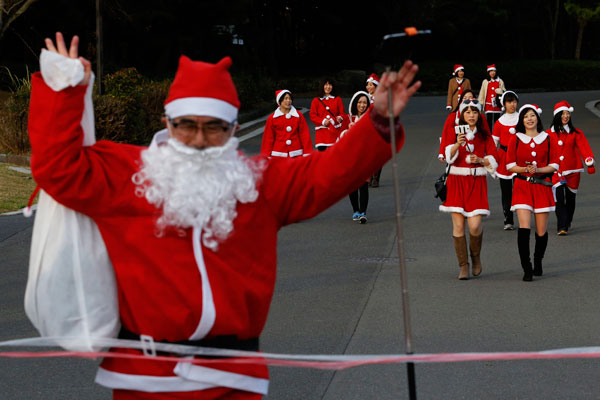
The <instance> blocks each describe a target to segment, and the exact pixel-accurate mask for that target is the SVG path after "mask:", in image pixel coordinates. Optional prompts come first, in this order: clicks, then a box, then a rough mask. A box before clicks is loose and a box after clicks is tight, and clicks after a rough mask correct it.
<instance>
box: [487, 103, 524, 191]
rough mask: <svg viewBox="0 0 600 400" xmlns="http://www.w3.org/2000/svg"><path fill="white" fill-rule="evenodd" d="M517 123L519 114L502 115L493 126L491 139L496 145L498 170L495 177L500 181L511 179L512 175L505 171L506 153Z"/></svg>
mask: <svg viewBox="0 0 600 400" xmlns="http://www.w3.org/2000/svg"><path fill="white" fill-rule="evenodd" d="M517 122H519V114H518V113H516V112H515V113H512V114H503V115H502V116H501V117H500V118H498V121H496V123H495V124H494V133H493V135H492V137H493V138H494V142H496V144H497V145H498V169H497V170H496V175H497V176H498V178H500V179H512V178H513V176H515V174H514V173H512V172H508V170H507V169H506V152H507V150H508V143H509V142H510V138H511V137H512V136H514V134H515V129H514V128H515V126H517Z"/></svg>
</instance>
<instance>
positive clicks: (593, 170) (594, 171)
mask: <svg viewBox="0 0 600 400" xmlns="http://www.w3.org/2000/svg"><path fill="white" fill-rule="evenodd" d="M595 173H596V167H594V166H591V167H588V174H590V175H591V174H595Z"/></svg>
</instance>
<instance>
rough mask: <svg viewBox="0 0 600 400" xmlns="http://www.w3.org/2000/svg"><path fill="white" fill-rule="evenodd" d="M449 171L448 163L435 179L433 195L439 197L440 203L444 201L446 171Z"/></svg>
mask: <svg viewBox="0 0 600 400" xmlns="http://www.w3.org/2000/svg"><path fill="white" fill-rule="evenodd" d="M449 172H450V164H448V168H447V169H446V172H444V173H443V174H442V175H441V176H440V177H439V178H437V180H436V181H435V184H434V186H435V193H436V194H435V197H437V198H439V199H440V200H441V201H442V203H443V202H445V201H446V178H448V173H449Z"/></svg>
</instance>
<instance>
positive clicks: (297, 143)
mask: <svg viewBox="0 0 600 400" xmlns="http://www.w3.org/2000/svg"><path fill="white" fill-rule="evenodd" d="M292 100H293V99H292V93H291V92H290V91H289V90H278V91H277V92H275V101H276V102H277V104H278V105H279V107H278V108H277V109H276V110H275V112H274V113H273V114H271V115H269V118H267V123H266V124H265V130H264V132H263V138H262V146H261V149H260V152H261V154H262V155H264V156H267V157H298V156H307V155H309V154H310V153H311V152H312V141H311V139H310V133H309V131H308V125H307V124H306V120H305V119H304V115H302V114H300V113H299V112H298V111H297V110H296V108H295V107H294V106H293V105H292Z"/></svg>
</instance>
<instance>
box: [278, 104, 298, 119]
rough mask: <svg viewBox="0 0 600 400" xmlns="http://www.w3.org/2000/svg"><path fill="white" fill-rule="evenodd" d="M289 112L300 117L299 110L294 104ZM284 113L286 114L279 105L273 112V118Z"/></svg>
mask: <svg viewBox="0 0 600 400" xmlns="http://www.w3.org/2000/svg"><path fill="white" fill-rule="evenodd" d="M289 114H290V115H291V116H292V117H296V118H300V115H298V111H297V110H296V108H295V107H294V106H292V108H291V109H290V112H289ZM282 115H286V114H284V113H283V111H281V109H280V108H279V107H277V109H276V110H275V112H274V113H273V118H277V117H281V116H282Z"/></svg>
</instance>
